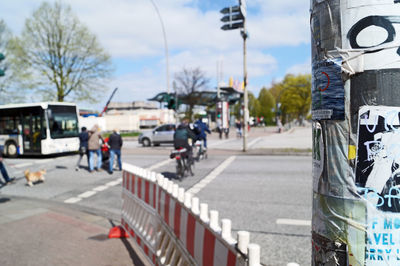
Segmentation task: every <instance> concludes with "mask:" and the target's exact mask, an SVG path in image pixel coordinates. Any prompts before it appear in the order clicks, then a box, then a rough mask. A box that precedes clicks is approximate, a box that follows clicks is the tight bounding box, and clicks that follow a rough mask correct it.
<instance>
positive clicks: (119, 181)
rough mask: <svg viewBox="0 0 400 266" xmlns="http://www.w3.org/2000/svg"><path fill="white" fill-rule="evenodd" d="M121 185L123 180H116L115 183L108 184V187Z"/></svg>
mask: <svg viewBox="0 0 400 266" xmlns="http://www.w3.org/2000/svg"><path fill="white" fill-rule="evenodd" d="M120 183H121V180H115V181H111V182H108V183H107V184H106V186H108V187H114V186H116V185H118V184H120Z"/></svg>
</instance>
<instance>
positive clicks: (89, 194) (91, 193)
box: [78, 190, 97, 199]
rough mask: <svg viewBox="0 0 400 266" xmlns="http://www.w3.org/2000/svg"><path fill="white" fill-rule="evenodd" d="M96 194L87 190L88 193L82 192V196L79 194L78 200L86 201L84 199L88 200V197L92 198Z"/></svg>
mask: <svg viewBox="0 0 400 266" xmlns="http://www.w3.org/2000/svg"><path fill="white" fill-rule="evenodd" d="M96 193H97V192H96V191H93V190H89V191H86V192H83V193H82V194H79V195H78V198H84V199H86V198H89V197H91V196H93V195H94V194H96Z"/></svg>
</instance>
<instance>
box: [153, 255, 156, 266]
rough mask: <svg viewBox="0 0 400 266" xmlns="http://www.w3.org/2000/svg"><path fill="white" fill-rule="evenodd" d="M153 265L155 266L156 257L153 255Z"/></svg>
mask: <svg viewBox="0 0 400 266" xmlns="http://www.w3.org/2000/svg"><path fill="white" fill-rule="evenodd" d="M153 264H156V255H154V254H153Z"/></svg>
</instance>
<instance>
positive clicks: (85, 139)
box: [75, 127, 89, 171]
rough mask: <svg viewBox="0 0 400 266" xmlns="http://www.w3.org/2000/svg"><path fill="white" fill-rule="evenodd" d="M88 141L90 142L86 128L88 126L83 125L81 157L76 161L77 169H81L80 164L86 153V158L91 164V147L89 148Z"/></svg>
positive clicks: (80, 138)
mask: <svg viewBox="0 0 400 266" xmlns="http://www.w3.org/2000/svg"><path fill="white" fill-rule="evenodd" d="M88 142H89V133H88V132H87V130H86V127H82V129H81V133H79V159H78V162H77V163H76V167H75V170H76V171H79V168H80V164H81V160H82V157H83V156H84V155H86V159H87V161H88V166H89V149H88Z"/></svg>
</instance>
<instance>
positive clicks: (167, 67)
mask: <svg viewBox="0 0 400 266" xmlns="http://www.w3.org/2000/svg"><path fill="white" fill-rule="evenodd" d="M150 2H151V3H152V4H153V6H154V9H155V10H156V12H157V15H158V18H159V20H160V23H161V29H162V32H163V37H164V49H165V65H166V75H167V92H168V93H169V92H170V87H169V56H168V43H167V34H166V31H165V27H164V22H163V20H162V17H161V14H160V11H159V10H158V7H157V5H156V3H155V2H154V1H153V0H150Z"/></svg>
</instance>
